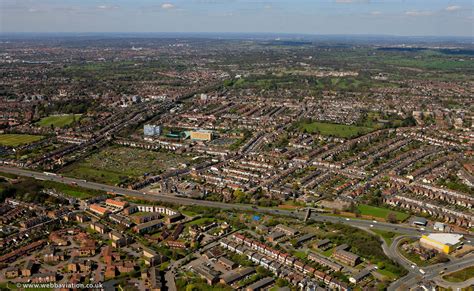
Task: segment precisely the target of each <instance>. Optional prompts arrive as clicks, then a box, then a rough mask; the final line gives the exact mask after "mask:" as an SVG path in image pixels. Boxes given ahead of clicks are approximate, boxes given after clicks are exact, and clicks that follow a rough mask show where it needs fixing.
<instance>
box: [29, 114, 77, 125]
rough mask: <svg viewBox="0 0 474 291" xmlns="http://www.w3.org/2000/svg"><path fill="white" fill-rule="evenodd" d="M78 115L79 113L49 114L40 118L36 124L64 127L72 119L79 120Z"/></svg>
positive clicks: (72, 120) (71, 121)
mask: <svg viewBox="0 0 474 291" xmlns="http://www.w3.org/2000/svg"><path fill="white" fill-rule="evenodd" d="M80 117H81V114H65V115H51V116H48V117H44V118H41V120H40V121H38V122H37V123H36V124H38V125H39V126H43V127H49V126H51V125H53V126H54V127H65V126H66V125H69V124H71V123H73V122H74V120H79V118H80Z"/></svg>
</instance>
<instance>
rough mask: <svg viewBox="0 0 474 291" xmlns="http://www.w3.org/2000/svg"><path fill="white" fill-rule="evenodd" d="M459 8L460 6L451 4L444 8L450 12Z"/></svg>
mask: <svg viewBox="0 0 474 291" xmlns="http://www.w3.org/2000/svg"><path fill="white" fill-rule="evenodd" d="M460 9H461V6H458V5H452V6H448V7H446V8H445V9H444V10H446V11H449V12H452V11H457V10H460Z"/></svg>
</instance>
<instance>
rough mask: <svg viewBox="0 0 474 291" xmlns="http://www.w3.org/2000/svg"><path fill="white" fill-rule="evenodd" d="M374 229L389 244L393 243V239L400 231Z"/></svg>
mask: <svg viewBox="0 0 474 291" xmlns="http://www.w3.org/2000/svg"><path fill="white" fill-rule="evenodd" d="M372 231H373V232H375V233H376V234H378V235H379V236H381V237H382V238H383V240H384V241H385V242H386V243H387V245H389V246H390V245H391V244H392V241H393V239H394V238H395V237H396V236H398V235H399V233H396V232H391V231H384V230H379V229H373V230H372Z"/></svg>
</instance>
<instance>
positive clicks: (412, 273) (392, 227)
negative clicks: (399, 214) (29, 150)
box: [0, 166, 474, 290]
mask: <svg viewBox="0 0 474 291" xmlns="http://www.w3.org/2000/svg"><path fill="white" fill-rule="evenodd" d="M0 172H4V173H10V174H15V175H18V176H25V177H32V178H35V179H38V180H48V181H54V182H58V183H64V184H71V185H77V186H80V187H83V188H87V189H94V190H102V191H108V192H113V193H116V194H117V195H122V196H128V197H132V198H139V199H144V200H149V201H160V202H165V203H171V204H178V205H188V206H189V205H193V206H194V205H198V206H204V207H211V208H220V209H227V210H235V211H253V212H257V213H262V214H271V215H282V216H288V217H293V218H298V219H301V220H303V219H304V218H305V213H304V212H302V211H289V210H280V209H274V208H266V207H258V206H254V205H246V204H232V203H223V202H216V201H206V200H196V199H190V198H185V197H178V196H173V195H165V194H151V193H147V192H143V191H138V190H130V189H125V188H121V187H116V186H110V185H105V184H100V183H95V182H90V181H86V180H80V179H75V178H68V177H63V176H60V175H57V174H54V173H46V172H35V171H30V170H24V169H18V168H12V167H6V166H0ZM313 213H314V212H313ZM309 220H313V221H318V222H332V223H343V224H347V225H350V226H353V227H358V228H365V229H380V230H386V231H394V232H398V233H401V234H404V237H418V236H420V234H421V230H419V229H417V228H414V227H410V226H408V225H399V224H391V223H384V222H377V221H370V220H362V219H354V218H344V217H337V216H331V215H327V214H320V213H318V214H313V215H311V216H310V217H309ZM465 237H466V238H467V239H470V240H473V241H474V238H473V237H472V236H470V235H465ZM401 239H402V237H399V238H397V239H395V240H394V242H393V244H392V245H391V246H390V247H387V246H384V251H385V253H386V254H387V255H389V257H391V258H392V259H395V260H396V261H398V262H399V263H400V264H401V265H402V266H404V267H405V268H407V269H408V270H409V274H408V275H407V276H405V277H404V278H401V279H399V280H397V281H396V282H394V283H393V284H392V285H391V286H390V287H389V290H400V289H403V288H405V287H406V286H414V285H416V284H419V283H420V282H421V281H423V280H429V279H435V278H436V277H438V275H439V272H440V271H442V270H443V271H454V270H458V269H462V268H464V267H466V266H469V265H472V264H473V263H474V258H473V257H469V258H464V259H462V260H457V261H455V262H450V263H447V264H442V265H435V266H431V267H427V268H425V269H423V271H424V272H425V274H422V273H421V272H420V269H419V268H417V267H412V266H411V265H410V263H409V262H408V261H407V260H406V259H405V258H403V257H402V256H401V255H400V254H399V253H398V251H397V250H396V248H397V246H398V243H399V242H400V240H401Z"/></svg>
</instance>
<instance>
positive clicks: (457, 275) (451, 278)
mask: <svg viewBox="0 0 474 291" xmlns="http://www.w3.org/2000/svg"><path fill="white" fill-rule="evenodd" d="M473 277H474V266H471V267H467V268H465V269H462V270H459V271H457V272H454V273H450V274H447V275H445V276H443V279H444V280H446V281H448V282H454V283H456V282H464V281H466V280H469V279H471V278H473Z"/></svg>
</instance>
